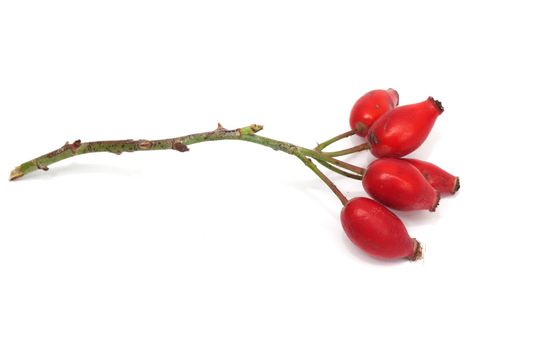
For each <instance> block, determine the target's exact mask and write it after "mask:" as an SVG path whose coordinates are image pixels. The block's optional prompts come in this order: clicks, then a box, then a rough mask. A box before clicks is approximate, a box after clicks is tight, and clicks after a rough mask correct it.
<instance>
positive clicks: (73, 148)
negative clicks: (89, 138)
mask: <svg viewBox="0 0 539 350" xmlns="http://www.w3.org/2000/svg"><path fill="white" fill-rule="evenodd" d="M81 143H82V142H81V141H80V140H75V141H74V142H73V143H71V144H70V143H69V142H66V146H67V147H69V149H70V150H71V152H73V153H75V152H76V151H77V149H79V147H80V144H81Z"/></svg>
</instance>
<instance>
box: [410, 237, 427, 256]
mask: <svg viewBox="0 0 539 350" xmlns="http://www.w3.org/2000/svg"><path fill="white" fill-rule="evenodd" d="M412 240H413V241H414V252H413V253H412V255H410V256H409V257H408V260H410V261H417V260H421V259H423V246H421V243H419V241H418V240H417V239H415V238H412Z"/></svg>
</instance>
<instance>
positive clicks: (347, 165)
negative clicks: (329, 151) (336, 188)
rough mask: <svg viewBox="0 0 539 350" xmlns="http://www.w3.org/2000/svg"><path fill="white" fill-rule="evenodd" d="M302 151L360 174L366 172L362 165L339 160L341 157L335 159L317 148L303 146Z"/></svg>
mask: <svg viewBox="0 0 539 350" xmlns="http://www.w3.org/2000/svg"><path fill="white" fill-rule="evenodd" d="M301 151H302V152H303V153H304V154H305V155H306V156H309V157H311V158H314V159H316V160H322V161H325V162H328V163H331V164H333V165H336V166H338V167H341V168H344V169H346V170H349V171H351V172H353V173H356V174H359V175H363V173H364V172H365V169H363V168H361V167H358V166H355V165H353V164H350V163H347V162H344V161H342V160H339V159H335V158H333V157H331V156H328V155H326V154H325V153H323V152H320V151H315V150H312V149H308V148H301Z"/></svg>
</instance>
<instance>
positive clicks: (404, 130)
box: [367, 97, 444, 158]
mask: <svg viewBox="0 0 539 350" xmlns="http://www.w3.org/2000/svg"><path fill="white" fill-rule="evenodd" d="M443 111H444V109H443V107H442V104H441V103H440V102H439V101H436V100H435V99H433V98H432V97H429V98H428V99H427V100H425V101H423V102H420V103H415V104H411V105H406V106H400V107H397V108H395V109H393V110H391V111H389V112H387V113H386V114H384V115H383V116H382V117H380V118H379V119H378V120H377V121H376V122H374V124H373V125H372V126H371V128H370V129H369V132H368V137H367V140H368V142H369V144H370V147H371V152H372V154H373V155H374V156H375V157H378V158H383V157H396V158H398V157H402V156H405V155H407V154H408V153H411V152H413V151H415V150H416V149H417V148H418V147H419V146H421V144H422V143H423V142H424V141H425V139H426V138H427V136H428V135H429V133H430V131H431V129H432V127H433V125H434V122H435V121H436V118H437V117H438V116H439V115H440V114H442V112H443Z"/></svg>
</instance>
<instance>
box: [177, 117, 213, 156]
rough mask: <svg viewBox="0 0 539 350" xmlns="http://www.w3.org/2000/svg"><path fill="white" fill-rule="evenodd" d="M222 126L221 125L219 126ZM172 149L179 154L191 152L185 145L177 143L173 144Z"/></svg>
mask: <svg viewBox="0 0 539 350" xmlns="http://www.w3.org/2000/svg"><path fill="white" fill-rule="evenodd" d="M219 125H220V124H219ZM172 149H173V150H175V151H178V152H187V151H189V148H188V147H187V146H186V145H184V144H183V143H181V142H179V141H177V142H174V143H173V144H172Z"/></svg>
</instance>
